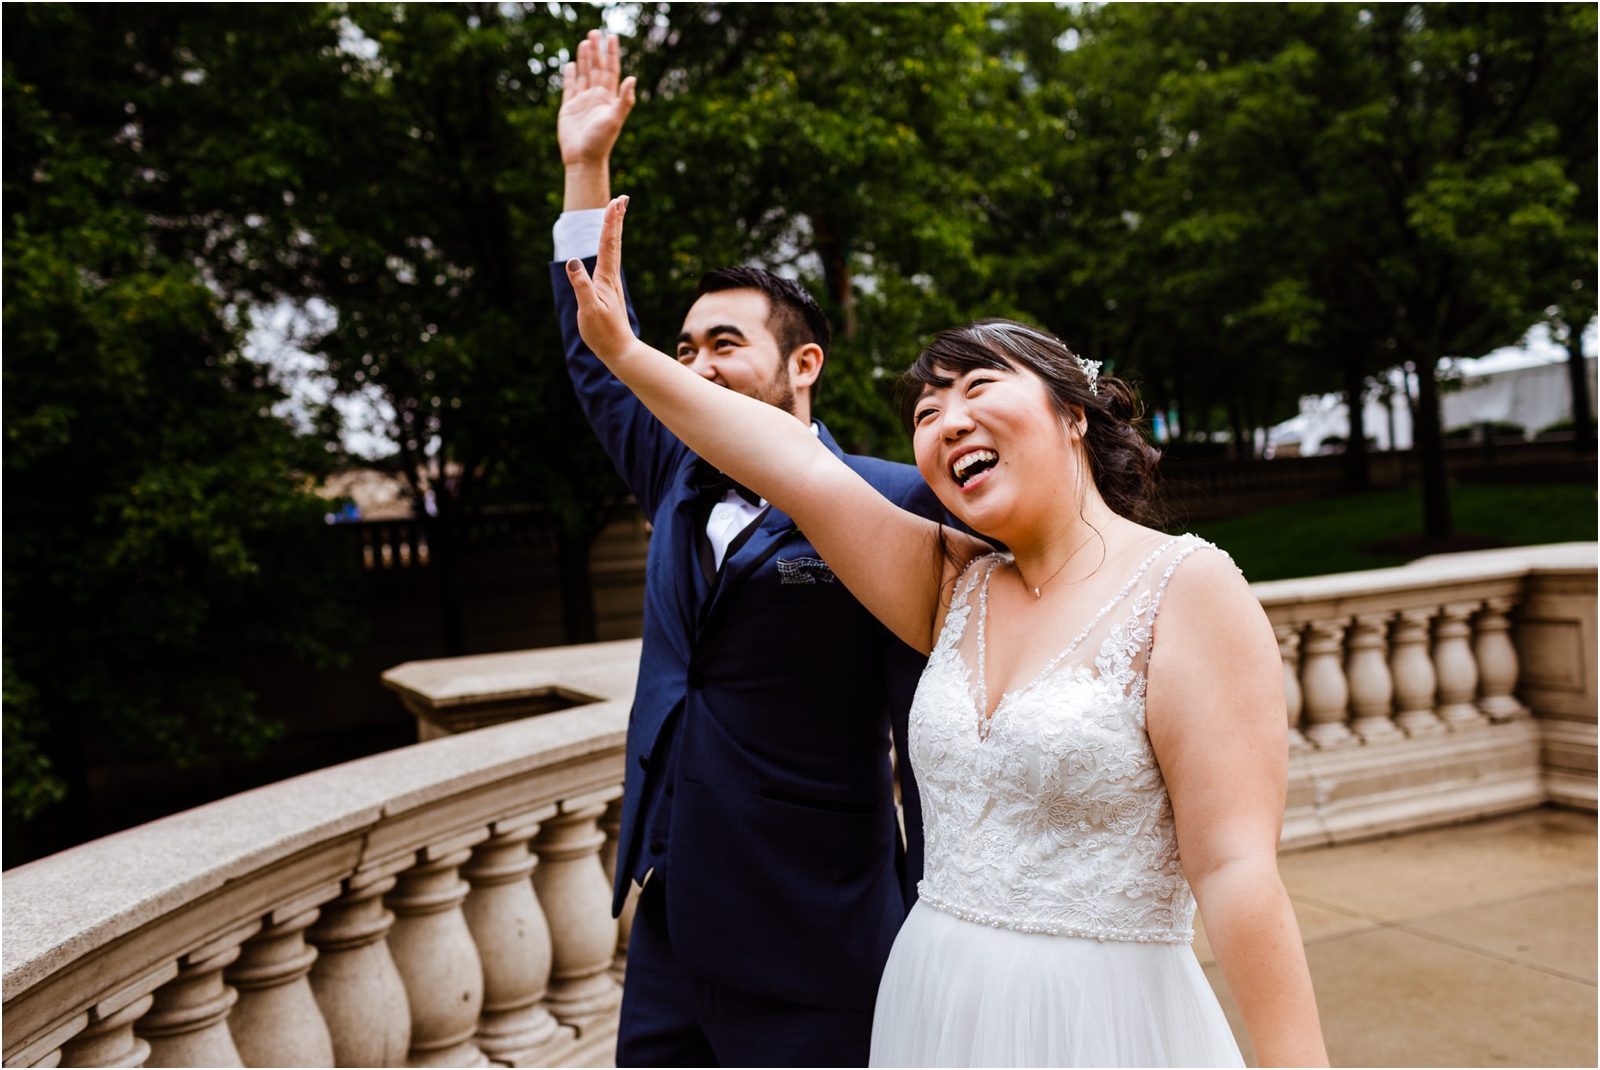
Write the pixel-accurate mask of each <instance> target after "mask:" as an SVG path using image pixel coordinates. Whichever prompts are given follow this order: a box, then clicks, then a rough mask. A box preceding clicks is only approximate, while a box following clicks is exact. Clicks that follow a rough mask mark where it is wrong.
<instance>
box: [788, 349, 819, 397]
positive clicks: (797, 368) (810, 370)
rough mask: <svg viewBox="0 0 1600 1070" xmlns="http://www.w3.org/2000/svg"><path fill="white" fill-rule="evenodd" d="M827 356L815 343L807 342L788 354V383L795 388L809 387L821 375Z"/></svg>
mask: <svg viewBox="0 0 1600 1070" xmlns="http://www.w3.org/2000/svg"><path fill="white" fill-rule="evenodd" d="M827 360H828V358H827V355H826V354H825V353H823V352H822V347H821V346H819V345H817V343H815V342H807V343H806V344H805V345H803V346H800V347H798V348H796V349H795V351H794V352H793V353H790V354H789V382H790V383H791V384H792V385H793V386H794V387H796V388H797V389H798V388H799V387H802V386H804V387H810V386H811V385H812V384H813V383H815V382H816V381H817V378H818V376H820V375H821V374H822V366H823V364H825V363H827Z"/></svg>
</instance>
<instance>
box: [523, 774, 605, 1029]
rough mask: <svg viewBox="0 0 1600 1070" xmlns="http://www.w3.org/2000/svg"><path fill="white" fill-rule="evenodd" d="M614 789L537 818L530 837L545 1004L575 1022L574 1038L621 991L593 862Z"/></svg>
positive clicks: (601, 880)
mask: <svg viewBox="0 0 1600 1070" xmlns="http://www.w3.org/2000/svg"><path fill="white" fill-rule="evenodd" d="M621 791H622V789H621V787H616V788H611V789H608V790H606V791H602V792H595V793H593V794H591V795H586V796H581V797H579V798H574V799H568V800H566V801H564V802H562V804H561V813H560V814H559V815H558V816H556V817H553V818H550V819H549V820H547V821H546V822H544V824H543V826H542V827H541V828H540V830H539V835H538V838H537V839H535V840H534V841H533V849H534V851H535V852H536V853H537V854H538V856H539V868H538V869H536V870H534V871H533V887H534V890H535V891H536V892H538V893H539V902H540V903H541V904H543V906H544V911H545V915H546V917H548V918H549V919H550V940H551V945H552V951H553V952H554V963H553V968H552V970H551V972H550V993H549V995H548V996H546V997H545V1005H546V1006H548V1007H549V1008H550V1010H551V1012H552V1013H554V1014H555V1016H556V1017H557V1018H559V1019H560V1020H561V1021H563V1022H565V1023H566V1024H568V1025H572V1026H576V1027H577V1029H578V1035H579V1037H582V1036H583V1035H584V1033H585V1031H586V1030H587V1029H589V1028H591V1027H592V1026H593V1025H595V1024H596V1023H598V1022H599V1021H601V1020H603V1019H605V1018H606V1017H607V1016H609V1015H611V1014H612V1013H613V1012H614V1011H615V1010H616V1009H617V1007H618V1005H619V1004H620V1003H621V1002H622V988H621V987H620V986H619V985H618V984H617V982H616V981H615V980H613V979H612V977H611V974H610V972H609V970H610V968H611V964H612V960H613V958H614V957H615V955H616V950H617V923H616V922H615V921H614V920H613V919H612V917H611V909H610V906H611V889H610V888H609V887H608V886H607V884H606V875H605V871H604V869H603V868H602V867H601V865H600V847H601V845H602V844H604V843H605V839H606V837H605V833H603V832H601V831H600V830H599V828H598V827H596V824H595V822H596V819H597V818H599V817H600V816H601V815H602V814H604V813H605V811H606V807H605V804H606V803H608V802H610V801H611V800H612V799H614V798H616V797H617V795H619V794H620V793H621Z"/></svg>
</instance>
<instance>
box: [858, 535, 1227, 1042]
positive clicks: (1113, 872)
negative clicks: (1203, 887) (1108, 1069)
mask: <svg viewBox="0 0 1600 1070" xmlns="http://www.w3.org/2000/svg"><path fill="white" fill-rule="evenodd" d="M1207 546H1209V544H1208V543H1205V542H1203V541H1202V540H1200V539H1198V538H1194V537H1192V536H1184V537H1181V538H1176V539H1170V540H1167V541H1166V542H1165V543H1163V544H1162V545H1161V546H1160V547H1159V548H1158V549H1157V550H1156V551H1155V552H1154V553H1153V554H1151V555H1150V556H1149V558H1147V559H1146V560H1145V561H1144V563H1143V564H1142V565H1141V566H1140V567H1139V570H1138V571H1137V573H1136V574H1135V575H1134V576H1133V577H1132V578H1131V579H1130V580H1129V581H1128V582H1127V584H1126V586H1124V587H1123V588H1122V589H1121V591H1119V592H1118V593H1117V594H1116V596H1115V597H1113V598H1112V599H1111V600H1110V601H1109V602H1108V603H1107V604H1106V605H1105V608H1104V609H1102V610H1101V611H1100V614H1099V615H1098V616H1097V617H1095V618H1094V620H1093V621H1092V622H1090V624H1089V625H1088V626H1087V627H1086V628H1085V629H1084V630H1083V632H1082V633H1081V634H1080V635H1079V636H1078V637H1077V638H1076V639H1075V640H1074V641H1073V643H1072V645H1071V646H1069V647H1067V649H1066V650H1065V651H1063V652H1062V653H1061V655H1060V656H1059V657H1057V658H1056V659H1055V660H1053V661H1052V662H1051V663H1050V664H1049V665H1047V666H1045V668H1044V669H1043V670H1042V671H1041V672H1040V673H1039V675H1038V676H1037V677H1036V678H1035V679H1034V681H1033V682H1032V683H1031V684H1029V685H1028V686H1027V687H1025V688H1022V689H1021V690H1019V691H1013V692H1011V693H1009V694H1007V695H1005V696H1004V698H1002V700H1001V702H1000V704H999V706H998V708H997V709H996V710H995V713H994V716H993V718H992V719H991V721H990V722H989V724H988V730H987V733H986V738H981V737H980V721H981V714H980V711H981V710H984V709H987V708H988V707H987V688H986V685H985V679H984V671H983V654H984V630H985V624H986V617H987V610H988V591H989V580H990V577H991V576H992V575H993V573H994V569H995V567H996V566H997V565H999V564H1000V563H1001V561H1002V559H1001V558H1000V557H999V556H998V555H992V556H989V557H984V558H981V559H979V560H978V561H975V562H973V564H972V565H971V566H970V567H969V568H968V570H967V573H966V574H965V575H964V576H963V577H962V579H961V580H960V581H959V582H958V583H957V587H956V595H955V598H954V600H953V601H952V604H951V607H950V611H949V614H948V615H947V617H946V619H945V624H944V630H943V632H942V633H941V634H940V636H939V641H938V643H937V645H936V646H935V647H934V651H933V654H932V655H931V656H930V658H929V659H928V667H927V669H926V671H924V673H923V675H922V681H921V683H920V684H919V685H918V687H917V694H916V699H915V701H914V702H913V703H912V706H911V726H910V748H909V749H910V758H911V762H912V766H913V768H914V769H915V770H916V775H917V784H918V787H919V789H920V791H921V794H922V809H923V822H924V835H925V844H926V847H925V852H926V853H925V862H926V864H925V869H924V877H923V880H922V883H921V884H920V885H919V886H918V889H919V893H920V900H919V902H918V903H917V905H916V906H915V907H914V908H913V909H912V911H911V914H910V916H909V917H907V919H906V922H905V925H904V926H903V927H902V928H901V930H900V935H899V937H898V938H897V939H896V940H895V943H894V950H893V951H892V952H891V953H890V955H889V962H888V966H887V967H886V968H885V970H884V974H883V980H882V982H881V983H880V984H879V987H878V1002H877V1009H876V1012H875V1014H874V1018H873V1023H872V1055H871V1064H872V1065H873V1066H1243V1065H1244V1062H1243V1060H1242V1059H1241V1057H1240V1054H1239V1048H1238V1045H1237V1044H1236V1043H1235V1042H1234V1039H1233V1034H1232V1032H1231V1031H1230V1030H1229V1028H1228V1022H1227V1019H1226V1018H1225V1017H1224V1015H1223V1013H1222V1008H1221V1007H1220V1006H1219V1005H1218V1003H1217V999H1216V996H1215V995H1213V994H1212V991H1211V986H1210V985H1209V984H1208V983H1207V981H1206V977H1205V973H1204V972H1203V971H1202V970H1201V968H1200V964H1199V962H1198V961H1197V960H1196V958H1195V956H1194V952H1193V950H1192V949H1191V948H1190V946H1189V945H1190V942H1191V941H1192V940H1193V938H1194V930H1193V928H1192V924H1193V919H1194V898H1193V896H1192V895H1191V894H1190V891H1189V884H1188V882H1187V881H1186V880H1185V879H1184V876H1183V868H1182V866H1181V864H1180V862H1179V859H1178V844H1177V838H1176V836H1175V834H1174V831H1173V822H1172V806H1171V803H1170V802H1169V800H1168V798H1167V789H1166V785H1165V782H1164V781H1163V780H1162V777H1161V769H1160V767H1159V766H1158V765H1157V764H1156V759H1155V754H1154V753H1153V751H1152V750H1151V747H1150V740H1149V737H1148V736H1147V735H1146V733H1145V720H1144V697H1145V660H1146V657H1147V655H1148V653H1149V648H1150V634H1151V625H1152V624H1153V622H1154V621H1155V617H1156V613H1157V611H1158V609H1159V608H1160V604H1161V595H1162V592H1163V590H1164V589H1165V588H1166V585H1167V580H1168V579H1169V578H1170V577H1171V576H1172V572H1173V570H1174V569H1176V568H1177V567H1178V564H1179V562H1181V561H1182V560H1183V559H1184V558H1185V557H1186V556H1188V555H1189V554H1190V553H1192V552H1194V551H1195V550H1197V549H1200V548H1201V547H1207ZM1215 552H1220V551H1215ZM974 594H976V603H977V605H976V610H977V616H976V626H975V627H972V628H969V626H968V625H969V618H971V617H972V615H973V609H974V606H973V604H972V603H973V600H974V599H973V596H974ZM1091 651H1095V652H1096V653H1094V655H1093V656H1092V657H1091V656H1090V652H1091Z"/></svg>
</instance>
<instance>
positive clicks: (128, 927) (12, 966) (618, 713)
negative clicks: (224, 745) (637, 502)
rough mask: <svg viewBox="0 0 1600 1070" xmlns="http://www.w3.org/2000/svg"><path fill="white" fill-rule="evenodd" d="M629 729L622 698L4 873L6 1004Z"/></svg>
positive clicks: (300, 780) (232, 800)
mask: <svg viewBox="0 0 1600 1070" xmlns="http://www.w3.org/2000/svg"><path fill="white" fill-rule="evenodd" d="M630 675H631V674H630ZM627 722H628V707H627V705H626V704H625V703H618V702H606V703H603V704H599V705H590V706H582V707H578V708H576V709H572V710H563V711H560V712H557V713H550V714H545V715H544V716H541V717H534V718H527V719H524V720H519V721H510V722H507V723H505V724H501V725H496V726H494V727H492V728H484V729H480V730H478V731H476V732H467V733H463V734H461V735H456V736H448V737H445V738H442V739H436V740H432V741H430V742H427V743H418V744H414V745H412V746H409V747H401V748H399V749H397V750H392V751H387V752H385V753H382V754H375V755H373V756H371V757H369V758H361V759H357V760H356V761H352V762H345V763H344V764H342V765H336V766H333V767H331V768H328V769H320V770H317V771H315V772H312V773H306V774H304V775H302V776H298V777H293V778H291V779H289V780H282V781H278V782H277V783H274V784H269V785H266V786H265V787H261V788H256V789H255V790H253V791H246V792H242V793H241V794H238V795H232V796H229V797H228V798H225V799H219V800H218V801H216V802H214V803H210V804H208V805H206V806H200V807H196V808H195V809H193V810H186V811H184V812H182V813H178V814H173V815H171V816H170V817H165V818H161V819H160V820H157V821H152V822H150V823H148V824H145V825H140V826H138V827H137V828H132V829H128V830H127V831H125V832H119V833H116V834H114V835H111V836H105V837H102V838H101V839H98V840H94V841H91V842H89V843H85V844H81V845H79V846H77V847H73V848H70V849H68V850H66V851H62V852H60V853H59V854H54V855H51V856H49V857H48V858H41V859H39V860H38V861H35V862H30V863H28V864H27V865H23V866H18V867H17V868H15V869H12V870H9V871H8V872H7V873H6V874H5V877H4V894H5V934H4V941H3V945H0V957H3V962H4V970H5V981H4V998H5V1000H7V1001H10V1000H11V999H12V998H13V997H14V996H16V995H18V994H20V993H22V992H24V991H26V990H27V989H29V988H31V987H32V986H33V985H34V984H36V983H37V982H38V981H40V980H42V979H43V978H45V977H46V976H48V975H50V974H51V973H53V972H54V971H55V970H57V969H60V968H61V967H62V966H64V965H66V964H67V963H70V962H73V961H75V960H77V959H79V958H81V957H82V956H83V955H85V954H88V953H89V952H91V951H93V950H95V949H96V948H98V947H101V946H103V945H105V944H107V943H109V942H110V941H112V940H114V939H116V938H117V937H119V936H121V935H123V934H125V933H128V932H131V931H133V930H134V929H136V928H138V927H139V926H141V925H143V924H145V923H147V922H149V921H152V920H154V919H156V918H159V917H161V916H163V915H165V914H168V913H171V912H172V911H174V910H177V909H178V908H180V907H182V906H183V905H185V904H186V903H190V902H193V901H194V900H196V899H198V898H200V897H201V896H203V895H205V894H206V893H208V892H210V891H212V890H214V889H216V888H219V887H221V886H222V885H223V884H224V883H226V882H227V881H229V880H232V879H235V878H239V877H243V876H247V875H249V874H251V873H256V872H260V871H261V870H263V869H264V868H266V867H269V866H271V865H272V864H273V863H274V862H276V861H279V860H281V859H286V858H289V857H291V856H293V855H295V854H297V853H299V852H300V851H303V850H306V849H308V848H310V847H312V846H314V845H316V844H319V843H325V842H327V841H330V840H333V839H335V838H337V837H340V836H343V835H358V834H360V832H361V831H362V830H363V829H364V828H371V827H373V826H375V825H376V824H378V823H379V822H380V821H381V820H382V819H384V818H386V817H391V816H393V815H396V814H403V813H406V812H409V811H412V810H415V809H416V808H418V807H422V806H426V805H428V804H429V803H431V802H433V801H434V800H438V799H445V798H449V797H451V796H454V795H458V794H460V793H462V792H466V791H470V790H471V789H473V788H475V787H478V786H481V785H485V784H491V783H494V782H496V781H499V780H502V779H506V778H508V777H513V776H517V775H519V774H522V773H526V772H529V771H532V770H536V769H539V768H543V767H546V766H551V765H555V764H558V763H560V762H563V761H568V760H571V759H573V758H576V757H581V756H582V755H584V754H590V753H594V752H597V751H604V750H609V749H612V748H620V747H621V746H623V744H624V742H625V740H626V736H627Z"/></svg>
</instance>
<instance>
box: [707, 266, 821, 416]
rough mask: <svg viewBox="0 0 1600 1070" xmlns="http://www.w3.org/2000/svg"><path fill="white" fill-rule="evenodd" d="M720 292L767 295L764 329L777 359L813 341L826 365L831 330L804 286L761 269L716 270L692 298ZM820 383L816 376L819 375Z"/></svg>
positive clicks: (813, 393) (814, 398)
mask: <svg viewBox="0 0 1600 1070" xmlns="http://www.w3.org/2000/svg"><path fill="white" fill-rule="evenodd" d="M723 290H760V291H761V292H762V293H764V294H766V295H767V304H768V305H769V306H770V311H768V313H767V330H769V331H771V332H772V337H773V338H775V339H777V342H778V349H779V350H780V352H779V354H778V356H779V358H780V359H782V358H787V357H788V355H789V354H790V353H793V352H794V351H795V350H797V349H799V348H800V347H801V346H803V345H805V344H807V343H808V342H815V343H816V344H817V348H819V349H821V350H822V363H823V367H824V368H826V367H827V363H828V347H829V346H831V345H832V344H833V328H832V327H830V326H829V325H828V317H827V316H826V315H824V314H823V312H822V306H821V305H819V304H817V299H816V298H815V297H812V296H811V294H810V292H809V291H807V290H806V288H805V287H804V286H801V285H800V284H799V283H798V282H795V281H794V280H793V279H786V278H784V277H782V276H781V275H774V274H773V273H772V272H770V271H768V270H766V269H765V268H758V267H730V268H717V269H716V270H715V271H708V272H706V273H705V274H704V275H702V276H700V285H699V286H698V287H696V288H695V291H694V296H695V299H696V300H699V299H700V298H701V297H703V296H704V295H706V294H714V293H721V292H722V291H723ZM819 381H820V374H819ZM816 396H817V387H816V384H815V383H813V384H812V386H811V398H812V400H813V401H815V400H816Z"/></svg>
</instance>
